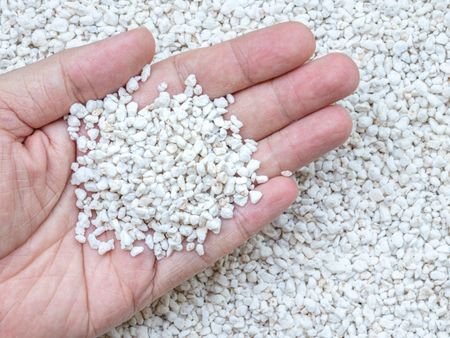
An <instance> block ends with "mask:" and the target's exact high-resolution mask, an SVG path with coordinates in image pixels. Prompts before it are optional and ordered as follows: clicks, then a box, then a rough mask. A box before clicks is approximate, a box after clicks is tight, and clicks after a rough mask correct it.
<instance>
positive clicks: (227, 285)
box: [0, 0, 450, 338]
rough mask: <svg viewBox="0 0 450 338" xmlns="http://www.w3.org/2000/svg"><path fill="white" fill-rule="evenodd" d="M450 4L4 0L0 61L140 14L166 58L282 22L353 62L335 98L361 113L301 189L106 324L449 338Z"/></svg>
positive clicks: (200, 331) (213, 333) (40, 52)
mask: <svg viewBox="0 0 450 338" xmlns="http://www.w3.org/2000/svg"><path fill="white" fill-rule="evenodd" d="M200 3H201V4H200ZM44 4H45V5H44ZM449 7H450V4H449V2H448V0H437V1H432V0H431V1H413V0H411V1H407V0H399V1H390V0H385V1H375V0H372V1H365V2H362V1H352V0H337V1H332V0H324V1H318V0H294V1H291V0H285V1H281V0H276V1H261V0H257V1H250V0H226V1H215V0H208V1H202V2H197V1H192V2H191V1H183V0H175V1H167V2H164V4H161V1H152V0H150V1H143V0H142V1H133V2H131V1H126V0H123V1H119V2H111V1H102V2H101V3H100V2H98V1H72V2H66V3H64V5H62V4H60V2H59V1H49V2H47V1H46V2H43V1H42V2H41V1H33V2H29V1H27V2H26V3H24V2H22V1H17V2H15V4H6V3H5V2H1V3H0V22H1V28H0V71H1V72H5V71H7V70H10V69H14V68H17V67H19V66H22V65H24V64H28V63H31V62H33V61H35V60H37V59H39V58H42V57H44V56H47V55H50V54H52V53H54V52H57V51H60V50H62V49H63V48H64V47H71V46H76V45H80V44H83V43H86V42H90V41H93V40H97V39H100V38H104V37H107V36H110V35H113V34H116V33H118V32H120V31H124V30H126V29H128V28H134V27H137V26H140V25H146V26H148V27H149V28H150V29H151V30H152V32H153V33H154V34H155V37H156V39H157V41H158V43H159V53H158V54H157V59H161V58H164V57H166V56H168V55H170V54H171V53H173V52H178V51H180V50H184V49H187V48H194V47H199V46H207V45H210V44H213V43H216V42H219V41H222V40H224V39H229V38H233V37H234V36H236V35H238V34H240V33H243V32H245V31H249V30H253V29H256V28H260V27H264V26H268V25H271V24H273V23H276V22H280V21H286V20H297V21H301V22H303V23H305V24H306V25H308V26H309V27H310V28H311V29H312V30H313V31H314V33H315V35H316V38H317V54H318V55H323V54H325V53H326V52H328V51H331V50H338V51H343V52H346V53H347V54H348V55H350V56H352V57H353V58H354V59H355V60H356V62H357V63H358V65H359V67H360V71H361V84H360V87H359V89H358V91H357V93H356V94H355V95H353V96H352V97H350V98H349V99H347V100H345V101H343V102H342V104H343V105H344V106H345V107H347V108H348V109H349V110H350V111H351V112H352V115H353V118H354V121H355V123H354V125H355V127H354V132H353V134H352V137H351V139H350V140H349V142H347V143H346V145H344V146H342V147H340V148H339V149H338V150H335V151H333V152H331V153H330V154H328V155H327V156H325V157H323V158H321V159H319V160H317V161H316V162H314V163H313V164H311V165H309V166H308V167H306V168H303V169H302V170H300V171H299V172H297V173H295V175H296V177H297V179H298V182H299V185H300V191H301V193H300V195H299V197H298V199H297V201H296V203H295V204H294V205H293V206H292V207H291V208H290V209H289V210H288V211H287V212H286V213H285V214H284V215H283V216H281V217H280V218H279V219H278V220H277V221H276V222H274V223H273V224H271V225H269V226H268V227H267V228H266V230H265V231H264V232H263V233H261V234H259V235H257V236H255V237H254V238H253V239H251V240H250V241H249V242H248V243H247V244H246V245H244V246H243V247H241V248H240V249H239V250H236V251H235V252H234V253H233V254H231V255H229V256H227V257H225V258H223V259H221V260H220V261H219V262H218V263H217V264H215V266H214V267H212V268H210V269H207V270H206V271H204V272H203V273H200V274H199V275H197V276H196V277H194V278H192V279H191V280H189V281H188V282H186V283H184V284H183V285H181V286H180V287H178V288H177V289H176V290H174V291H172V292H170V293H169V294H167V295H166V296H165V297H163V298H162V299H160V300H159V301H157V302H156V303H154V304H153V305H152V306H150V307H148V308H146V309H145V310H144V311H142V312H140V313H137V314H136V315H135V317H133V318H132V319H131V320H130V321H128V322H127V323H124V324H123V325H122V326H120V327H118V328H116V329H115V330H113V331H111V332H110V336H111V337H130V336H133V337H135V336H137V337H148V336H150V337H162V336H164V337H172V336H173V337H198V336H201V337H229V336H234V337H249V336H251V337H293V336H309V337H339V336H349V337H355V336H360V337H366V336H369V337H380V338H382V337H391V336H393V337H399V338H401V337H408V338H409V337H439V338H444V337H448V335H449V331H450V311H449V298H450V280H449V268H450V266H449V265H450V249H449V245H450V235H449V224H450V205H449V203H450V180H449V172H450V164H449V160H450V127H449V126H450V112H449V108H448V106H449V105H448V103H449V98H450V87H449V82H448V80H449V75H450V61H449V53H450V43H449V38H448V37H449V36H450V8H449ZM17 14H20V15H19V16H17ZM193 18H196V19H193ZM186 24H187V25H186Z"/></svg>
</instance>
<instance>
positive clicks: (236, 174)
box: [67, 66, 267, 259]
mask: <svg viewBox="0 0 450 338" xmlns="http://www.w3.org/2000/svg"><path fill="white" fill-rule="evenodd" d="M149 75H150V67H149V66H145V67H144V69H143V70H142V74H141V76H137V77H133V78H131V79H130V80H129V81H128V82H127V84H126V89H124V88H120V89H119V91H118V92H117V93H116V94H110V95H107V96H106V97H105V99H104V100H96V101H93V100H91V101H88V102H87V103H86V106H83V105H82V104H80V103H75V104H73V105H72V106H71V108H70V114H69V115H68V117H67V124H68V131H69V134H70V137H71V139H72V140H75V141H76V144H77V149H78V151H80V152H81V153H85V155H81V156H77V159H76V162H74V163H73V164H72V170H73V175H72V179H71V183H72V184H74V185H77V186H80V187H79V188H77V189H76V191H75V194H76V197H77V202H76V204H77V207H78V208H79V209H80V212H79V214H78V221H77V223H76V227H75V239H76V240H77V241H78V242H80V243H82V244H84V243H86V242H88V244H89V246H90V247H91V248H92V249H95V250H97V252H98V253H99V254H100V255H103V254H105V253H107V252H108V251H111V250H113V249H114V239H109V240H106V241H101V240H99V239H98V238H97V237H98V236H100V235H102V234H103V233H105V232H107V231H113V232H114V235H115V238H116V240H117V241H119V242H120V247H121V249H123V250H129V251H130V254H131V256H133V257H134V256H137V255H139V254H141V253H142V252H143V250H144V247H143V246H142V245H135V242H138V243H139V241H144V243H145V245H146V246H147V247H148V248H149V249H150V250H152V251H153V252H154V254H155V257H156V258H157V259H161V258H163V257H165V256H170V255H171V254H172V253H173V252H174V251H181V250H182V249H183V243H184V242H186V245H185V248H186V250H187V251H191V250H194V249H195V251H196V252H197V253H198V254H199V255H203V254H204V248H203V243H204V242H205V239H206V236H207V232H208V231H212V232H213V233H215V234H218V233H219V232H220V228H221V225H222V219H229V218H232V217H233V209H234V204H236V205H238V206H244V205H245V204H246V203H247V201H248V200H250V201H251V203H253V204H256V203H258V202H259V200H260V199H261V197H262V194H261V192H259V191H257V190H253V188H254V186H255V183H256V182H258V181H259V182H261V181H267V177H265V176H257V175H256V170H258V169H259V166H260V163H259V161H257V160H255V159H252V158H251V156H252V154H253V153H254V152H255V151H256V149H257V143H256V142H255V141H254V140H251V139H243V138H242V137H241V135H239V130H240V128H241V127H242V126H243V125H242V123H241V122H240V121H239V120H238V119H237V118H236V117H235V116H234V115H231V117H230V119H229V120H228V119H224V118H223V115H224V114H225V113H227V107H228V105H229V103H230V102H229V101H228V100H227V99H225V98H216V99H214V101H211V100H210V98H209V97H208V95H205V94H203V95H202V88H201V86H200V85H199V84H197V81H196V78H195V75H193V74H192V75H189V76H188V77H187V79H186V81H185V85H186V88H185V90H184V93H180V94H177V95H174V96H173V97H171V96H170V94H169V93H168V92H166V89H167V84H166V83H165V82H163V83H161V84H160V85H159V86H158V90H159V92H160V93H159V96H158V97H157V98H156V99H155V101H154V102H153V103H152V104H150V105H147V106H145V107H143V108H142V109H140V110H139V111H138V104H137V103H136V102H134V101H132V96H131V94H132V93H133V92H135V91H136V90H137V89H138V88H139V83H138V81H139V80H142V79H143V80H146V79H147V78H148V77H149ZM228 98H229V100H230V101H232V100H233V98H232V96H231V95H228ZM84 132H85V133H84ZM84 134H87V136H86V135H84ZM91 225H94V227H95V229H94V230H93V231H92V232H90V233H89V235H87V231H88V229H89V228H90V227H91Z"/></svg>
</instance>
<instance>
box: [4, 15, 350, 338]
mask: <svg viewBox="0 0 450 338" xmlns="http://www.w3.org/2000/svg"><path fill="white" fill-rule="evenodd" d="M293 39H297V40H298V41H295V40H293ZM313 46H314V43H313V41H312V37H311V36H310V34H309V33H308V31H307V30H306V29H305V28H304V27H303V26H300V25H297V24H282V25H278V26H275V27H273V28H271V29H266V30H262V31H260V32H257V33H253V34H250V35H247V36H245V37H243V38H241V39H238V40H235V41H233V42H232V43H225V44H222V45H218V46H215V47H212V48H209V49H202V50H198V51H193V52H189V53H185V54H182V55H180V56H178V57H176V58H175V59H174V58H172V59H168V60H165V61H162V62H160V63H158V64H156V65H154V67H153V75H152V77H151V78H150V80H149V82H148V83H146V84H145V85H144V86H143V88H141V90H140V91H139V92H138V93H137V94H136V95H135V99H136V100H137V101H138V102H140V103H141V104H144V103H146V102H148V101H151V100H152V98H153V97H154V96H155V95H156V86H157V84H158V83H159V82H161V81H163V80H164V81H167V82H168V83H169V88H171V89H172V92H177V91H179V90H181V83H180V79H181V78H183V77H185V76H187V75H188V74H189V73H195V74H196V75H197V78H198V79H199V82H200V83H201V84H202V86H203V88H204V90H205V91H206V92H207V93H208V94H209V95H210V96H212V97H216V96H222V95H224V94H227V93H229V92H233V93H236V95H235V96H236V98H237V102H236V103H235V104H234V105H233V106H232V107H231V108H230V110H232V113H233V114H235V115H237V116H238V117H239V118H240V119H241V120H242V121H243V122H244V125H245V127H244V129H243V131H242V132H243V133H244V135H245V136H246V137H252V138H255V139H257V140H259V142H260V146H259V150H258V152H257V153H256V156H257V157H258V159H260V160H261V162H262V167H261V169H260V170H261V173H263V174H266V175H268V176H269V177H271V179H270V180H269V182H268V183H266V184H264V185H262V186H261V190H262V191H263V194H264V197H263V199H262V200H261V202H260V203H259V204H257V205H251V206H246V207H245V208H241V209H238V211H237V215H236V217H235V218H234V219H233V220H231V221H229V222H225V224H224V227H223V230H222V232H221V234H220V235H217V236H216V235H209V238H208V240H207V242H206V245H205V246H206V251H207V252H206V253H207V255H206V256H204V257H198V256H196V254H195V253H176V254H174V255H172V256H171V257H170V258H168V259H164V260H162V261H156V260H155V258H154V257H153V255H152V253H150V252H149V251H144V254H142V255H140V256H138V257H136V258H131V257H130V256H129V254H128V253H126V252H123V251H121V250H115V251H113V252H111V253H109V254H107V255H105V256H99V255H98V254H97V252H96V251H93V250H91V249H90V248H88V247H86V246H80V245H79V244H78V243H77V242H76V241H75V240H74V239H73V226H74V224H75V222H76V218H77V214H78V210H77V209H76V207H75V197H74V194H73V187H71V186H70V185H69V184H68V179H69V176H70V163H71V162H72V161H73V160H74V157H75V150H74V146H73V144H72V142H70V140H69V139H68V136H67V135H66V131H65V128H66V126H65V123H64V122H63V121H62V120H61V116H62V115H63V114H65V112H66V111H67V109H68V107H69V105H70V104H71V103H73V102H74V101H77V100H86V99H88V98H93V97H101V96H104V95H105V94H106V93H108V92H110V91H112V90H115V89H116V88H117V87H118V86H119V85H122V84H123V83H124V82H125V81H126V80H127V78H129V77H130V76H132V75H133V74H135V73H137V72H138V71H139V69H140V68H141V67H142V66H143V65H144V64H145V63H147V62H149V61H150V59H151V56H152V55H151V54H152V50H153V43H152V40H151V38H150V37H149V33H148V32H147V31H145V30H136V31H134V32H131V33H127V34H125V35H122V36H119V37H117V38H114V39H110V40H109V41H104V42H101V46H99V45H91V46H88V47H83V48H80V49H77V50H71V51H68V52H66V53H65V54H62V55H61V56H57V57H53V58H50V59H48V60H45V61H43V62H41V63H38V64H35V65H33V66H31V67H27V68H23V69H21V70H18V71H16V72H12V73H9V74H5V75H3V77H0V145H1V150H0V154H1V157H0V172H1V185H2V186H1V188H2V189H0V191H1V193H0V237H1V240H2V241H1V243H2V246H1V247H0V294H1V295H2V301H1V302H0V336H2V337H4V336H27V335H28V334H29V333H32V335H33V336H61V335H70V336H94V335H97V334H100V333H102V332H104V331H105V330H107V329H108V328H110V327H111V326H112V325H114V324H117V323H119V322H120V321H122V320H125V319H127V317H129V316H130V315H132V313H133V312H134V311H136V310H138V309H140V308H141V307H143V306H145V305H146V304H148V303H149V302H151V301H152V300H154V299H156V298H157V297H159V296H161V295H162V294H163V293H164V292H166V291H168V290H169V289H170V288H172V287H174V286H176V285H177V284H179V283H181V282H182V281H183V280H184V279H186V278H188V277H189V276H192V275H193V274H194V273H196V272H198V271H200V270H201V269H203V268H204V267H206V266H207V265H208V264H211V263H213V262H214V261H215V260H216V259H217V258H219V257H220V256H223V255H224V254H225V253H227V252H229V251H230V250H232V249H233V248H235V247H236V246H238V245H240V244H241V243H242V242H243V241H245V240H246V239H247V238H248V237H249V236H250V235H251V234H253V233H255V232H256V231H258V230H259V229H260V228H261V227H262V226H263V225H264V224H266V223H268V222H269V221H270V220H271V219H273V218H274V217H276V216H277V215H278V214H279V213H280V212H282V211H283V210H284V209H285V208H286V207H287V206H288V205H289V204H290V203H291V202H292V200H293V199H294V198H295V195H296V186H295V183H294V182H293V181H292V180H290V179H287V178H283V177H277V175H278V174H279V172H280V169H291V170H293V169H296V168H298V167H300V166H302V165H304V164H306V163H308V162H309V161H311V160H312V159H314V158H316V157H318V156H320V155H321V154H323V153H324V152H326V151H327V150H330V149H332V148H334V147H335V146H337V145H339V144H340V143H342V142H343V141H344V140H345V139H346V137H347V135H348V133H349V129H350V126H351V124H350V121H349V119H348V117H347V115H346V112H345V111H344V110H343V109H342V108H340V107H337V106H329V105H330V104H332V103H333V102H334V101H336V100H338V99H340V98H342V97H344V96H346V95H348V94H350V93H351V92H352V91H353V90H354V88H355V86H356V84H357V81H358V75H357V71H356V70H355V67H354V65H353V64H352V63H351V61H350V60H349V59H347V58H345V57H343V56H339V55H330V56H327V57H324V58H322V59H319V60H318V61H314V62H311V63H308V64H307V65H304V66H302V64H303V63H304V62H305V61H306V60H307V59H308V58H309V56H310V55H311V54H312V52H313ZM106 60H107V61H108V62H105V61H106ZM205 64H206V65H208V67H205V66H204V65H205ZM49 75H50V76H49ZM312 113H314V114H312ZM22 318H27V319H29V321H28V322H27V323H26V324H23V323H22V324H21V322H22Z"/></svg>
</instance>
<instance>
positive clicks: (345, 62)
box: [327, 53, 360, 95]
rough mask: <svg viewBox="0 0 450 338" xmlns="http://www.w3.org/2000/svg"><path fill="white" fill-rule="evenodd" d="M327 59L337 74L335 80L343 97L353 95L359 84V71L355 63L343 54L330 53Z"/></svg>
mask: <svg viewBox="0 0 450 338" xmlns="http://www.w3.org/2000/svg"><path fill="white" fill-rule="evenodd" d="M327 58H329V60H330V64H331V65H332V67H333V68H334V69H335V71H336V72H337V73H336V74H337V75H336V80H337V81H339V83H338V85H339V86H340V87H341V88H342V89H341V90H342V91H343V92H344V93H345V95H350V94H351V93H353V92H354V91H355V90H356V88H358V84H359V78H360V76H359V69H358V66H357V65H356V63H355V61H353V59H352V58H350V57H349V56H347V55H345V54H343V53H330V54H329V55H328V56H327Z"/></svg>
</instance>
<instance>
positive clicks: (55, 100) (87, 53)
mask: <svg viewBox="0 0 450 338" xmlns="http://www.w3.org/2000/svg"><path fill="white" fill-rule="evenodd" d="M154 48H155V42H154V40H153V37H152V34H151V33H150V32H149V31H148V30H147V29H145V28H139V29H135V30H132V31H129V32H126V33H122V34H119V35H117V36H114V37H112V38H109V39H106V40H102V41H100V42H96V43H93V44H90V45H87V46H83V47H78V48H73V49H68V50H66V51H63V52H61V53H58V54H55V55H53V56H51V57H49V58H47V59H45V60H42V61H39V62H36V63H34V64H32V65H29V66H26V67H23V68H20V69H17V70H15V71H12V72H9V73H6V74H4V75H1V76H0V126H1V128H2V129H4V130H6V131H8V132H10V133H12V134H13V135H14V136H15V137H26V136H28V135H30V134H31V133H32V131H33V129H37V128H40V127H42V126H45V125H47V124H48V123H50V122H52V121H55V120H57V119H59V118H60V117H62V116H63V115H65V114H67V112H68V110H69V107H70V106H71V105H72V104H73V103H74V102H77V101H80V102H85V101H87V100H88V99H96V98H101V97H103V96H105V95H106V94H107V93H109V92H111V91H114V90H116V89H117V88H118V87H120V86H121V85H123V84H124V83H125V82H126V81H127V80H128V79H129V78H130V77H131V76H133V75H135V74H136V73H138V72H139V71H140V69H141V68H142V67H143V66H144V65H145V64H146V63H149V62H150V61H151V59H152V58H153V54H154Z"/></svg>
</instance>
